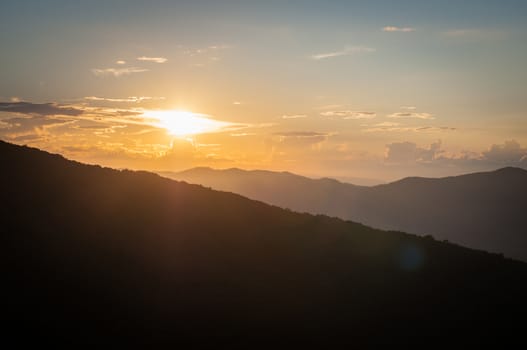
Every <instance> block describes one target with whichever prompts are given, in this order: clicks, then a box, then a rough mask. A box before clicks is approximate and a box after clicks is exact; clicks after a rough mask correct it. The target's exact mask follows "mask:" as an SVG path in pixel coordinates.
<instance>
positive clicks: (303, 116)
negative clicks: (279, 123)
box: [282, 114, 307, 119]
mask: <svg viewBox="0 0 527 350" xmlns="http://www.w3.org/2000/svg"><path fill="white" fill-rule="evenodd" d="M302 118H307V115H305V114H284V115H283V116H282V119H302Z"/></svg>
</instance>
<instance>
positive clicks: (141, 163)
mask: <svg viewBox="0 0 527 350" xmlns="http://www.w3.org/2000/svg"><path fill="white" fill-rule="evenodd" d="M0 47H1V50H0V139H2V140H5V141H8V142H13V143H16V144H25V145H29V146H33V147H38V148H41V149H44V150H47V151H50V152H54V153H60V154H62V155H64V156H65V157H67V158H70V159H75V160H78V161H82V162H86V163H96V164H101V165H104V166H110V167H114V168H130V169H146V170H153V171H178V170H183V169H187V168H191V167H195V166H209V167H214V168H232V167H237V168H244V169H268V170H275V171H290V172H294V173H298V174H302V175H307V176H312V177H323V176H327V177H336V178H339V179H357V178H365V179H377V180H381V181H392V180H396V179H399V178H402V177H406V176H429V177H440V176H450V175H457V174H463V173H469V172H475V171H485V170H493V169H497V168H500V167H504V166H517V167H523V168H527V112H526V111H527V68H526V65H525V62H527V1H513V0H501V1H488V0H487V1H485V0H480V1H462V2H460V1H447V0H442V1H409V0H408V1H375V0H370V1H328V0H326V1H309V0H308V1H221V0H217V1H201V0H193V1H155V0H154V1H148V2H145V1H54V0H50V1H45V2H44V1H24V0H17V1H9V0H3V1H2V2H1V3H0Z"/></svg>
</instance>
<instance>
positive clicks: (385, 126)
mask: <svg viewBox="0 0 527 350" xmlns="http://www.w3.org/2000/svg"><path fill="white" fill-rule="evenodd" d="M398 125H399V124H398V123H380V124H377V125H372V126H371V127H368V128H366V129H363V130H362V132H401V133H403V132H429V133H437V132H448V131H456V130H457V128H454V127H450V126H398ZM362 126H367V125H362Z"/></svg>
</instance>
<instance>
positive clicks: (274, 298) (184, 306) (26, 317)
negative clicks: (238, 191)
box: [0, 142, 527, 346]
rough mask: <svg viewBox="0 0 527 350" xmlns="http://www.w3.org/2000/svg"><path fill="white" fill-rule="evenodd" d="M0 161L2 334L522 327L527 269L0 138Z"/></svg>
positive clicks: (377, 335) (65, 338)
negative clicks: (82, 162) (88, 162)
mask: <svg viewBox="0 0 527 350" xmlns="http://www.w3.org/2000/svg"><path fill="white" fill-rule="evenodd" d="M0 156H1V157H0V159H1V161H2V171H1V172H0V193H1V203H2V204H1V211H0V213H1V214H0V219H1V225H0V232H1V237H2V245H1V249H2V254H1V259H2V260H1V263H2V278H3V281H2V282H3V287H2V293H3V298H2V300H3V305H2V317H3V321H4V322H3V324H4V325H3V326H2V331H3V341H4V342H5V343H9V341H16V344H18V345H20V346H22V345H25V344H26V343H33V342H34V343H37V344H43V343H44V342H47V341H51V342H53V343H54V344H61V343H69V344H70V345H71V344H74V345H78V344H83V345H85V344H95V345H103V344H104V345H108V344H109V343H113V342H116V343H117V344H118V345H120V346H123V345H128V346H130V345H133V346H140V345H142V346H145V345H152V344H162V343H170V344H172V345H174V346H177V345H184V344H194V345H196V344H201V343H205V342H210V341H213V342H214V343H213V344H214V345H215V346H217V345H219V344H222V343H230V344H241V343H244V344H250V345H253V346H254V345H255V344H262V343H264V342H266V341H272V340H273V339H280V340H281V341H285V340H294V341H296V342H297V344H299V342H315V341H316V342H320V343H322V344H325V345H328V344H331V343H341V344H342V343H348V344H355V345H357V344H359V343H362V342H368V343H370V344H373V343H398V342H399V343H409V342H412V341H414V340H415V339H417V338H419V337H425V336H430V337H432V338H431V339H433V341H434V343H436V344H437V342H438V341H440V340H445V341H448V342H453V341H454V339H456V340H455V341H456V344H460V343H462V342H467V343H470V344H476V343H482V342H486V341H489V340H490V339H492V338H499V339H501V340H502V341H505V340H510V339H514V338H516V337H517V338H520V337H521V336H523V333H522V332H523V328H524V323H523V322H521V321H517V320H521V319H522V318H523V317H524V315H525V311H527V303H526V298H525V295H527V294H526V292H527V264H524V263H521V262H517V261H514V260H509V259H506V258H503V257H502V256H500V255H497V254H489V253H485V252H482V251H477V250H471V249H467V248H463V247H460V246H457V245H453V244H449V243H445V242H438V241H435V240H433V239H431V238H430V237H428V238H422V237H418V236H415V235H410V234H405V233H401V232H386V231H380V230H375V229H371V228H368V227H366V226H363V225H361V224H357V223H353V222H349V221H343V220H340V219H337V218H330V217H327V216H323V215H316V216H315V215H310V214H300V213H294V212H291V211H288V210H284V209H280V208H278V207H274V206H270V205H267V204H264V203H261V202H257V201H253V200H249V199H246V198H244V197H241V196H239V195H235V194H231V193H225V192H217V191H213V190H210V189H207V188H204V187H202V186H198V185H190V184H187V183H183V182H177V181H173V180H169V179H167V178H162V177H160V176H158V175H155V174H152V173H147V172H133V171H127V170H121V171H119V170H113V169H108V168H102V167H99V166H92V165H85V164H81V163H77V162H73V161H69V160H66V159H64V158H63V157H61V156H59V155H53V154H49V153H46V152H43V151H40V150H37V149H33V148H28V147H22V146H16V145H12V144H8V143H5V142H0ZM459 337H461V338H459ZM458 339H460V340H458ZM274 344H276V343H274Z"/></svg>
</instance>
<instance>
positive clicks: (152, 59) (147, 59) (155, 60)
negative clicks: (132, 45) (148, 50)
mask: <svg viewBox="0 0 527 350" xmlns="http://www.w3.org/2000/svg"><path fill="white" fill-rule="evenodd" d="M137 60H138V61H145V62H153V63H165V62H166V61H168V58H165V57H147V56H141V57H137Z"/></svg>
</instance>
